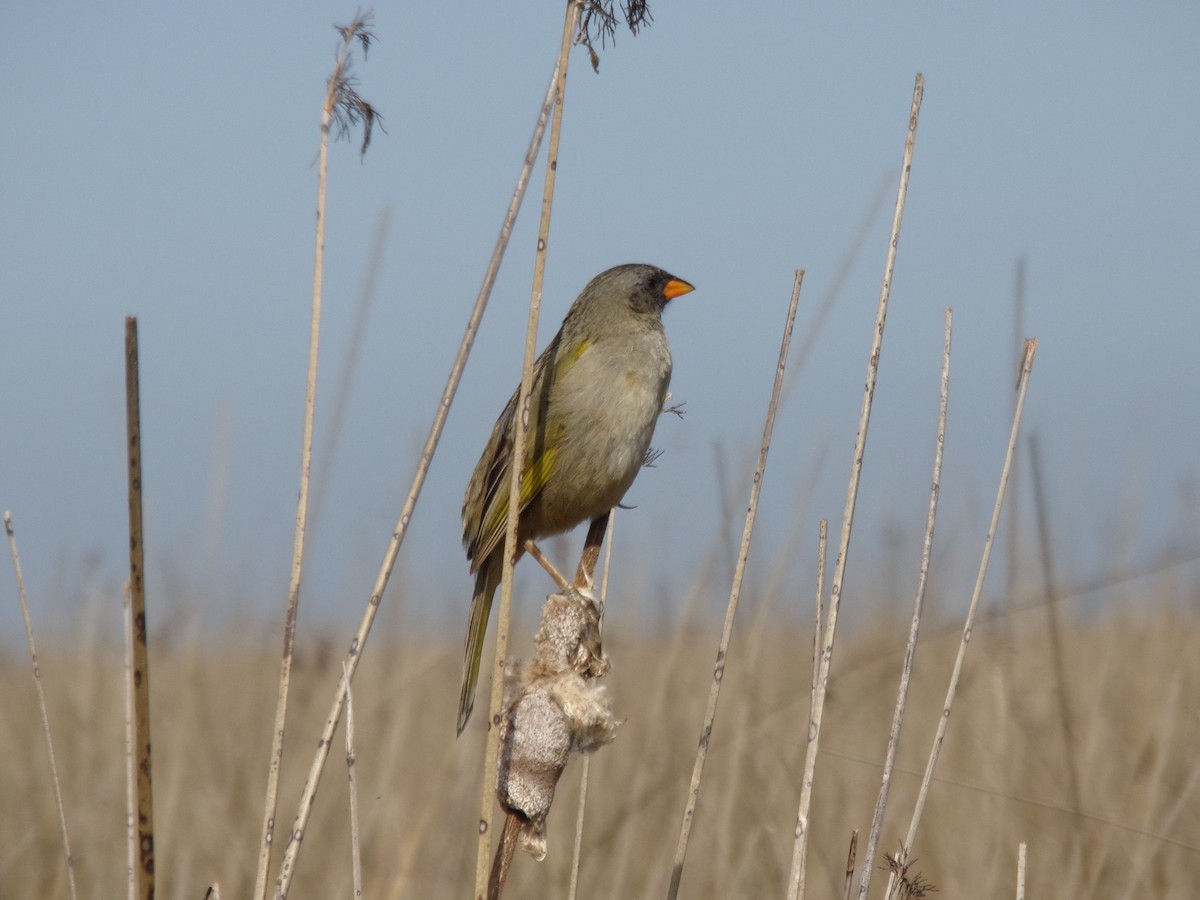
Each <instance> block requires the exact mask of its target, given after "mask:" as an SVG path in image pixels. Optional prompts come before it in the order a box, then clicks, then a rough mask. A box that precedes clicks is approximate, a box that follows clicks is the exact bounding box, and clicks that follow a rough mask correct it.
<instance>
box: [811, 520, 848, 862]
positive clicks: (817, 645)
mask: <svg viewBox="0 0 1200 900" xmlns="http://www.w3.org/2000/svg"><path fill="white" fill-rule="evenodd" d="M828 546H829V520H828V519H822V520H821V525H820V527H819V528H818V530H817V597H816V608H815V610H814V613H815V615H814V624H813V658H812V663H813V673H812V689H811V690H810V691H809V694H808V727H809V728H812V714H813V709H815V708H816V705H817V681H818V679H819V678H820V676H821V624H822V622H823V621H824V617H825V612H824V608H825V553H826V548H827V547H828ZM857 835H858V832H855V837H856V839H857Z"/></svg>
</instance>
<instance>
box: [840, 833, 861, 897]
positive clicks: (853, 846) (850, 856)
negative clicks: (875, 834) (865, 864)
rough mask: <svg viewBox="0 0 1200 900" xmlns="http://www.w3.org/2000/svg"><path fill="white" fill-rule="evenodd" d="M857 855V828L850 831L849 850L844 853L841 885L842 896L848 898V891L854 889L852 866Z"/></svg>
mask: <svg viewBox="0 0 1200 900" xmlns="http://www.w3.org/2000/svg"><path fill="white" fill-rule="evenodd" d="M857 856H858V829H857V828H856V829H854V831H852V832H850V852H849V853H847V854H846V881H845V884H844V885H843V886H842V896H843V897H844V898H845V900H850V892H851V891H852V890H853V889H854V866H855V865H856V862H855V859H856V857H857Z"/></svg>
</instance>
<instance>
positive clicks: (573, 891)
mask: <svg viewBox="0 0 1200 900" xmlns="http://www.w3.org/2000/svg"><path fill="white" fill-rule="evenodd" d="M616 521H617V511H616V510H615V509H614V510H613V511H612V512H610V513H609V514H608V525H607V527H606V528H605V534H604V575H603V577H602V578H601V581H600V590H599V591H597V597H598V600H597V605H598V606H599V609H598V612H599V614H600V615H599V619H598V620H597V622H596V631H597V633H598V634H603V632H604V605H605V603H606V601H607V596H608V573H609V571H610V569H611V567H612V548H613V532H614V531H615V530H616ZM591 767H592V757H591V756H590V755H588V756H585V757H584V758H583V765H582V766H581V767H580V773H579V812H578V814H577V815H576V816H575V849H574V850H573V851H572V852H571V882H570V885H569V886H568V888H567V900H575V898H576V896H577V894H578V892H579V858H580V856H581V854H582V852H583V820H584V816H585V815H586V814H587V795H588V776H589V774H590V772H591Z"/></svg>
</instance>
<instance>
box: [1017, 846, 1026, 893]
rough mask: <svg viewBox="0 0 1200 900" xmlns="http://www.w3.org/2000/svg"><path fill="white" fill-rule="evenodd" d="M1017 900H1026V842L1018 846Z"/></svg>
mask: <svg viewBox="0 0 1200 900" xmlns="http://www.w3.org/2000/svg"><path fill="white" fill-rule="evenodd" d="M1017 900H1025V842H1024V841H1021V843H1020V844H1018V845H1017Z"/></svg>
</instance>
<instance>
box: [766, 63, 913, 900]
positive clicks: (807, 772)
mask: <svg viewBox="0 0 1200 900" xmlns="http://www.w3.org/2000/svg"><path fill="white" fill-rule="evenodd" d="M924 93H925V77H924V76H923V75H922V74H921V73H920V72H918V73H917V79H916V84H915V86H914V87H913V99H912V107H911V110H910V112H909V117H908V136H907V138H906V139H905V141H904V162H903V164H902V165H901V168H900V185H899V188H898V190H897V193H896V211H895V213H894V215H893V216H892V234H891V239H890V240H889V241H888V252H887V260H886V262H885V263H884V270H883V284H882V286H881V288H880V291H879V307H878V310H877V312H876V314H875V329H874V331H873V332H872V338H871V355H870V357H869V358H868V362H867V380H866V386H865V388H864V390H863V402H862V410H861V412H860V413H859V418H858V432H857V434H856V435H855V439H854V457H853V459H852V460H851V464H850V485H849V487H848V489H847V491H846V506H845V509H844V510H843V512H842V530H841V537H840V540H839V543H838V555H837V560H836V562H835V563H834V567H833V583H832V585H831V586H830V591H829V609H828V611H827V613H826V615H825V636H824V638H823V639H822V644H821V671H820V677H819V678H818V679H817V690H816V696H815V698H814V702H813V707H812V711H811V712H810V713H809V723H810V724H809V729H808V749H807V751H806V752H805V756H804V774H803V776H802V780H801V788H800V806H799V810H798V811H797V813H796V831H795V835H796V839H795V841H794V842H793V845H792V868H791V873H790V875H789V877H788V890H787V897H788V900H797V898H799V897H802V896H804V879H805V874H806V872H805V854H806V852H807V846H808V830H809V829H808V826H809V822H808V816H809V811H810V809H811V807H812V787H813V772H814V770H815V769H816V765H817V749H818V744H819V740H820V736H821V717H822V714H823V712H824V709H825V694H826V691H827V689H828V687H829V667H830V665H831V664H832V662H833V645H834V639H835V637H836V635H837V622H838V611H839V609H840V607H841V601H842V583H843V581H844V579H845V575H846V559H847V556H848V554H849V551H850V535H851V531H852V528H853V525H854V507H855V504H856V502H857V499H858V481H859V477H860V475H861V473H862V463H863V455H864V453H865V452H866V446H867V426H868V425H869V423H870V420H871V401H872V399H873V398H874V396H875V380H876V377H877V376H878V374H879V355H880V352H881V351H882V348H883V329H884V324H885V322H886V320H887V308H888V299H889V297H890V296H891V292H892V273H893V271H894V270H895V267H896V250H897V248H898V247H899V245H900V224H901V222H902V221H903V220H904V201H905V198H906V197H907V195H908V176H909V173H910V172H911V170H912V157H913V146H914V144H915V142H916V139H917V121H918V118H919V116H920V112H921V98H922V96H923V95H924Z"/></svg>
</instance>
